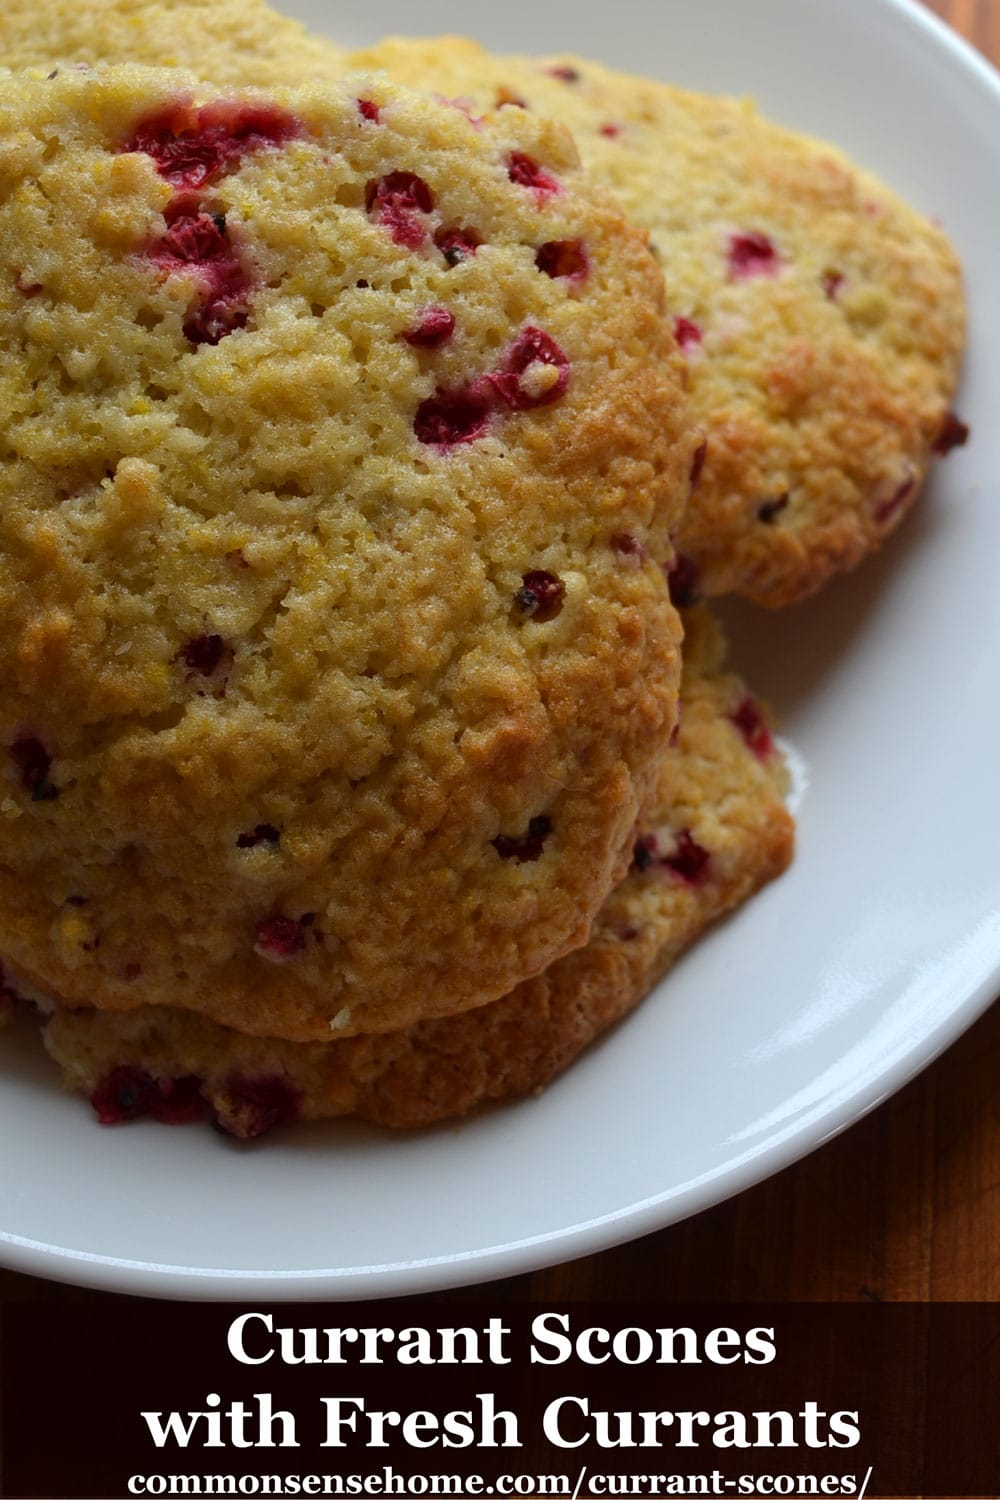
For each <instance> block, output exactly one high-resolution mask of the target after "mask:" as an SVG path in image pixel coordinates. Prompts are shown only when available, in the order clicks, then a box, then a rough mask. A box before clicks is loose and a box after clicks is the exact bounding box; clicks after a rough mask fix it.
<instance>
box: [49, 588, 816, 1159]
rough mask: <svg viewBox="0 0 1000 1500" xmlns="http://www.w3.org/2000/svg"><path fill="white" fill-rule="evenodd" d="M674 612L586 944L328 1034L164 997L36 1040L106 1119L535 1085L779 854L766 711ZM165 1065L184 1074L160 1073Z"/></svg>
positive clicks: (396, 1112)
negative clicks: (212, 1013)
mask: <svg viewBox="0 0 1000 1500" xmlns="http://www.w3.org/2000/svg"><path fill="white" fill-rule="evenodd" d="M687 624H688V637H687V643H686V646H685V675H684V683H683V690H682V691H683V706H682V713H681V720H680V730H679V735H678V739H677V743H676V745H674V746H673V747H672V748H671V749H669V750H668V751H667V752H666V754H665V755H664V757H663V761H662V764H661V768H660V775H659V781H658V785H657V790H656V795H655V798H654V802H653V805H652V806H651V808H650V809H649V811H648V813H647V815H646V817H645V819H644V822H643V824H642V825H641V828H640V832H639V835H638V837H637V839H636V842H635V851H636V854H635V859H634V862H633V866H632V869H631V870H630V873H629V874H628V876H627V877H626V879H625V880H624V881H623V882H622V884H621V885H619V886H618V887H617V889H616V890H615V891H614V892H613V893H612V894H611V895H610V896H609V898H608V899H607V901H606V902H605V904H604V906H603V908H602V910H601V912H600V915H599V916H598V919H597V922H596V923H595V926H594V930H593V933H592V935H591V938H590V941H589V942H588V944H587V945H586V947H585V948H581V949H578V950H577V951H576V952H574V953H571V954H569V955H568V956H567V957H565V958H563V959H561V960H560V961H559V962H558V963H556V964H554V965H553V966H552V967H551V968H550V969H548V970H547V971H546V972H545V973H544V974H541V975H539V976H538V977H537V978H535V979H532V980H529V981H527V982H525V983H523V984H521V985H519V986H518V987H517V988H516V989H515V990H514V992H513V993H512V994H510V995H508V996H507V997H505V998H504V999H502V1000H498V1001H495V1002H494V1003H493V1004H491V1005H486V1006H482V1007H480V1008H478V1009H476V1010H472V1011H468V1012H466V1013H465V1014H463V1015H460V1016H452V1017H450V1018H448V1019H445V1020H439V1021H426V1022H422V1023H420V1024H419V1025H417V1026H414V1027H412V1028H410V1029H408V1030H405V1031H402V1032H398V1033H390V1034H381V1035H378V1036H355V1037H350V1038H347V1039H345V1040H335V1041H330V1042H326V1043H306V1044H295V1043H291V1042H276V1041H268V1040H265V1039H264V1038H259V1037H253V1038H251V1037H245V1036H241V1035H240V1034H238V1033H236V1032H234V1031H231V1030H227V1029H225V1028H223V1027H220V1026H216V1025H213V1024H212V1023H211V1022H210V1021H207V1020H205V1019H204V1018H202V1017H197V1016H192V1015H189V1014H186V1013H185V1012H183V1011H179V1010H176V1009H170V1008H167V1007H154V1008H152V1009H149V1010H144V1011H134V1012H132V1013H130V1014H128V1015H119V1016H116V1015H110V1014H107V1013H102V1012H98V1011H74V1010H68V1009H66V1008H65V1007H62V1006H59V1007H57V1008H56V1009H55V1010H54V1012H53V1013H52V1014H51V1016H50V1018H49V1020H48V1021H47V1024H46V1028H45V1042H46V1046H47V1047H48V1050H49V1052H50V1053H51V1054H52V1056H53V1057H54V1058H55V1060H56V1061H57V1062H58V1063H59V1065H60V1067H61V1068H62V1070H63V1073H64V1077H65V1079H66V1081H67V1083H68V1085H69V1086H70V1087H71V1088H74V1089H77V1090H80V1091H82V1092H84V1093H87V1094H91V1095H96V1098H95V1103H96V1104H97V1106H98V1108H99V1109H101V1110H102V1111H105V1110H106V1111H107V1112H108V1113H107V1114H105V1118H116V1116H115V1114H114V1110H115V1108H116V1097H117V1094H116V1090H117V1091H119V1092H120V1093H122V1094H123V1095H124V1096H125V1098H126V1101H129V1100H140V1101H144V1102H145V1105H146V1107H147V1108H149V1109H151V1110H152V1112H154V1113H157V1112H158V1113H160V1115H161V1117H163V1118H168V1119H169V1118H176V1115H177V1111H178V1110H179V1109H181V1108H183V1105H184V1103H185V1102H186V1103H187V1104H188V1105H190V1103H191V1101H192V1098H196V1097H197V1096H198V1094H199V1093H200V1097H201V1098H202V1099H203V1100H205V1101H207V1102H208V1103H209V1105H210V1107H211V1109H212V1111H213V1112H214V1114H215V1117H216V1119H217V1121H218V1122H219V1123H220V1124H221V1125H222V1126H223V1128H225V1129H227V1130H229V1131H231V1132H232V1133H234V1134H236V1135H242V1136H247V1135H255V1134H258V1133H262V1132H263V1130H265V1129H266V1128H268V1127H269V1126H270V1125H272V1124H274V1123H277V1122H278V1121H280V1120H281V1119H286V1120H287V1119H290V1118H293V1117H300V1118H306V1119H315V1118H325V1117H330V1116H337V1115H359V1116H361V1117H363V1118H365V1119H367V1120H371V1121H374V1122H376V1123H378V1124H381V1125H388V1126H393V1127H397V1128H404V1127H414V1126H420V1125H428V1124H431V1123H432V1122H434V1121H437V1120H442V1119H447V1118H453V1117H457V1116H460V1115H464V1114H467V1113H468V1112H469V1111H470V1110H472V1109H474V1108H476V1107H477V1106H479V1105H481V1104H484V1103H486V1102H488V1101H491V1100H492V1101H495V1100H501V1099H508V1098H512V1097H514V1096H516V1095H520V1094H526V1093H530V1092H531V1091H533V1090H535V1089H539V1088H541V1087H542V1086H543V1085H545V1084H546V1083H548V1082H549V1081H550V1080H551V1079H552V1078H553V1077H554V1076H555V1075H556V1074H558V1073H559V1072H561V1071H562V1070H563V1069H564V1068H565V1067H566V1066H567V1065H568V1064H569V1063H570V1062H572V1061H573V1059H574V1058H575V1057H576V1056H577V1055H578V1054H579V1053H580V1052H581V1051H582V1050H583V1048H585V1047H586V1046H587V1045H588V1044H589V1043H590V1042H592V1041H593V1040H594V1039H595V1038H596V1037H597V1036H599V1035H600V1034H601V1033H602V1032H603V1031H605V1030H607V1028H608V1027H610V1026H611V1025H613V1024H614V1023H615V1022H616V1021H618V1020H619V1019H621V1017H623V1016H624V1015H626V1014H627V1013H628V1012H629V1011H630V1010H632V1009H633V1007H634V1006H635V1005H637V1004H638V1002H639V1001H640V1000H641V999H642V998H643V996H644V995H646V994H647V993H648V991H649V990H650V988H651V987H652V985H653V984H654V983H655V982H656V980H658V979H659V978H660V976H661V975H662V974H664V973H665V971H666V970H667V969H668V968H669V967H670V965H671V964H672V963H673V961H674V959H675V958H676V957H677V956H678V954H679V953H680V952H681V951H682V950H683V949H684V948H686V947H687V946H688V945H689V944H690V943H691V942H693V941H694V940H695V939H696V938H697V937H698V936H699V935H700V934H701V933H702V932H703V931H704V929H705V928H706V927H707V926H708V925H709V924H710V923H711V922H712V921H714V920H715V919H716V918H717V917H719V916H721V915H722V914H723V913H724V912H726V911H729V910H731V909H732V908H733V907H735V906H738V905H739V904H740V903H741V902H743V901H745V900H746V899H747V898H748V897H749V896H750V895H751V894H752V893H753V892H754V891H756V890H757V889H758V888H759V887H760V886H762V885H763V884H764V883H765V882H766V881H768V880H771V879H773V878H774V877H775V876H776V875H778V874H780V873H781V871H782V870H783V869H784V868H785V867H786V865H787V864H788V861H789V859H790V858H791V854H792V846H793V836H794V835H793V824H792V819H791V816H790V815H789V813H788V811H787V809H786V807H785V805H784V802H783V800H782V792H783V788H784V784H785V772H784V767H783V763H782V760H781V757H780V755H779V754H778V753H777V751H776V750H775V748H774V745H773V743H772V741H771V738H770V733H769V730H768V729H767V721H766V718H765V716H764V712H763V710H762V709H761V708H760V706H759V705H757V704H756V703H755V702H754V700H753V699H752V698H750V697H749V695H748V693H747V690H746V688H745V686H744V685H743V683H742V682H741V681H740V679H739V678H738V677H736V676H735V675H734V674H732V673H729V672H727V671H725V670H724V669H723V656H724V644H723V641H722V637H721V634H720V632H719V630H718V627H717V626H716V625H715V622H714V621H713V620H711V619H710V618H709V617H708V616H707V614H706V613H705V612H704V611H695V612H691V613H690V615H689V617H688V621H687ZM693 850H701V851H702V852H703V855H704V858H703V859H702V858H701V856H699V855H696V854H693V853H692V851H693ZM660 1003H664V1004H668V1003H669V995H668V994H666V995H664V996H663V997H662V1001H661V1002H660ZM119 1069H120V1070H123V1071H122V1072H121V1073H119V1074H117V1079H116V1070H119ZM143 1078H145V1080H146V1082H145V1083H143V1082H142V1081H141V1080H142V1079H143ZM178 1079H184V1080H187V1081H188V1086H187V1087H186V1088H183V1087H182V1088H180V1089H177V1090H175V1088H174V1086H173V1085H171V1084H169V1083H167V1082H165V1080H178ZM192 1079H196V1080H197V1084H196V1085H195V1089H196V1090H197V1092H195V1091H193V1090H192V1087H191V1086H190V1081H191V1080H192ZM109 1080H110V1082H109ZM137 1080H139V1081H138V1082H137ZM154 1080H155V1081H156V1082H154ZM136 1112H137V1111H136ZM117 1117H118V1118H121V1117H122V1116H121V1115H118V1116H117Z"/></svg>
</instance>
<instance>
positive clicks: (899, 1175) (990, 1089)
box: [0, 0, 1000, 1302]
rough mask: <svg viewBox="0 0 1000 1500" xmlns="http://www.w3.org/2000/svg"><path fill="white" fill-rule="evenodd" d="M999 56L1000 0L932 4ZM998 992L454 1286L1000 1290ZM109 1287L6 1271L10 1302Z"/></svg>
mask: <svg viewBox="0 0 1000 1500" xmlns="http://www.w3.org/2000/svg"><path fill="white" fill-rule="evenodd" d="M928 3H929V4H930V6H931V9H933V10H935V11H937V12H938V14H939V15H941V16H943V17H944V18H945V19H946V20H948V21H949V22H950V23H951V24H952V25H953V26H954V27H955V28H956V29H957V30H958V31H960V32H961V33H962V34H963V35H964V36H966V37H968V38H969V40H970V41H972V42H974V43H975V44H976V45H977V46H978V47H980V48H981V49H982V51H983V52H984V53H986V55H987V56H988V57H990V58H991V59H992V60H993V61H994V62H996V63H997V64H1000V0H928ZM998 1078H1000V1003H998V1004H997V1005H995V1006H994V1007H993V1008H992V1010H990V1011H989V1012H988V1013H987V1014H986V1015H985V1016H984V1017H983V1018H982V1019H981V1020H980V1021H979V1023H978V1024H977V1025H976V1026H974V1027H973V1028H972V1030H971V1031H969V1032H968V1033H967V1034H966V1035H965V1036H964V1037H963V1038H962V1039H961V1040H960V1041H959V1042H958V1043H957V1044H956V1045H955V1046H954V1047H953V1048H952V1049H951V1050H950V1051H949V1052H948V1053H946V1055H945V1056H944V1057H942V1058H941V1059H940V1060H939V1061H938V1062H937V1063H936V1064H935V1065H934V1066H933V1067H931V1068H929V1069H928V1070H927V1071H926V1072H925V1073H924V1074H923V1075H922V1076H921V1077H920V1078H918V1079H916V1080H915V1081H914V1082H913V1083H911V1084H910V1085H909V1086H908V1087H907V1088H905V1089H904V1090H903V1091H902V1092H901V1093H899V1094H897V1095H896V1097H895V1098H893V1099H891V1100H890V1101H889V1102H888V1103H886V1104H884V1105H883V1106H882V1107H881V1108H880V1109H878V1110H876V1111H875V1112H874V1113H873V1114H871V1115H869V1116H868V1117H867V1118H866V1119H864V1120H862V1121H861V1122H860V1123H859V1124H858V1125H856V1126H854V1127H853V1128H852V1129H851V1130H849V1131H847V1132H845V1133H844V1134H843V1135H841V1136H839V1137H838V1138H837V1139H836V1140H834V1141H832V1142H830V1143H829V1144H828V1145H826V1146H825V1147H823V1148H822V1149H821V1150H819V1151H817V1152H815V1153H814V1154H813V1155H812V1156H810V1157H807V1158H806V1160H805V1161H802V1162H799V1163H798V1164H797V1165H795V1166H793V1167H790V1168H788V1169H787V1170H786V1171H784V1172H782V1173H781V1174H780V1175H779V1176H777V1177H773V1178H771V1179H770V1181H768V1182H765V1183H762V1184H761V1185H760V1186H759V1187H756V1188H752V1189H750V1190H749V1191H748V1192H745V1193H742V1194H741V1195H740V1196H739V1197H738V1198H734V1199H731V1200H730V1201H729V1202H727V1203H723V1204H720V1205H719V1206H718V1207H716V1208H713V1209H709V1210H708V1211H707V1212H706V1213H703V1214H699V1215H698V1217H697V1218H694V1219H689V1220H687V1221H686V1222H685V1223H682V1224H677V1225H674V1226H673V1227H672V1228H670V1229H665V1230H662V1231H660V1232H659V1233H657V1234H653V1235H649V1236H647V1237H646V1238H645V1239H642V1240H639V1241H636V1242H634V1243H633V1244H630V1245H624V1246H622V1247H620V1248H619V1249H616V1250H609V1251H606V1252H604V1253H603V1254H601V1255H592V1256H588V1257H586V1258H585V1259H583V1260H577V1261H572V1262H569V1263H568V1264H564V1265H561V1266H556V1267H553V1268H552V1269H550V1270H547V1271H539V1272H537V1273H535V1274H534V1275H528V1276H518V1277H512V1278H510V1279H509V1280H507V1281H504V1282H500V1283H494V1284H492V1285H490V1286H489V1287H479V1288H468V1289H466V1290H464V1291H458V1292H455V1293H453V1294H452V1296H453V1297H454V1298H455V1299H457V1300H464V1299H466V1298H469V1297H480V1296H482V1297H495V1296H501V1297H503V1298H505V1299H511V1300H515V1301H542V1302H552V1301H561V1300H567V1301H572V1300H590V1299H599V1298H605V1299H622V1300H636V1301H645V1300H649V1301H652V1300H660V1301H675V1300H682V1301H683V1300H704V1301H715V1300H729V1299H733V1300H748V1301H756V1300H774V1301H803V1300H806V1301H821V1300H837V1301H858V1300H865V1299H874V1300H880V1299H885V1300H909V1299H913V1300H925V1299H931V1300H941V1301H961V1300H977V1301H978V1300H991V1301H992V1300H998V1299H1000V1087H998V1086H997V1081H998ZM99 1295H101V1294H98V1293H92V1292H86V1291H81V1290H78V1289H74V1288H68V1287H59V1286H55V1285H53V1284H51V1283H48V1282H42V1281H36V1280H35V1279H34V1278H32V1277H28V1276H19V1275H15V1274H14V1273H13V1272H9V1271H0V1299H9V1300H17V1301H20V1300H22V1299H33V1298H43V1299H46V1300H54V1299H73V1300H77V1299H87V1300H89V1299H92V1298H96V1297H98V1296H99Z"/></svg>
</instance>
